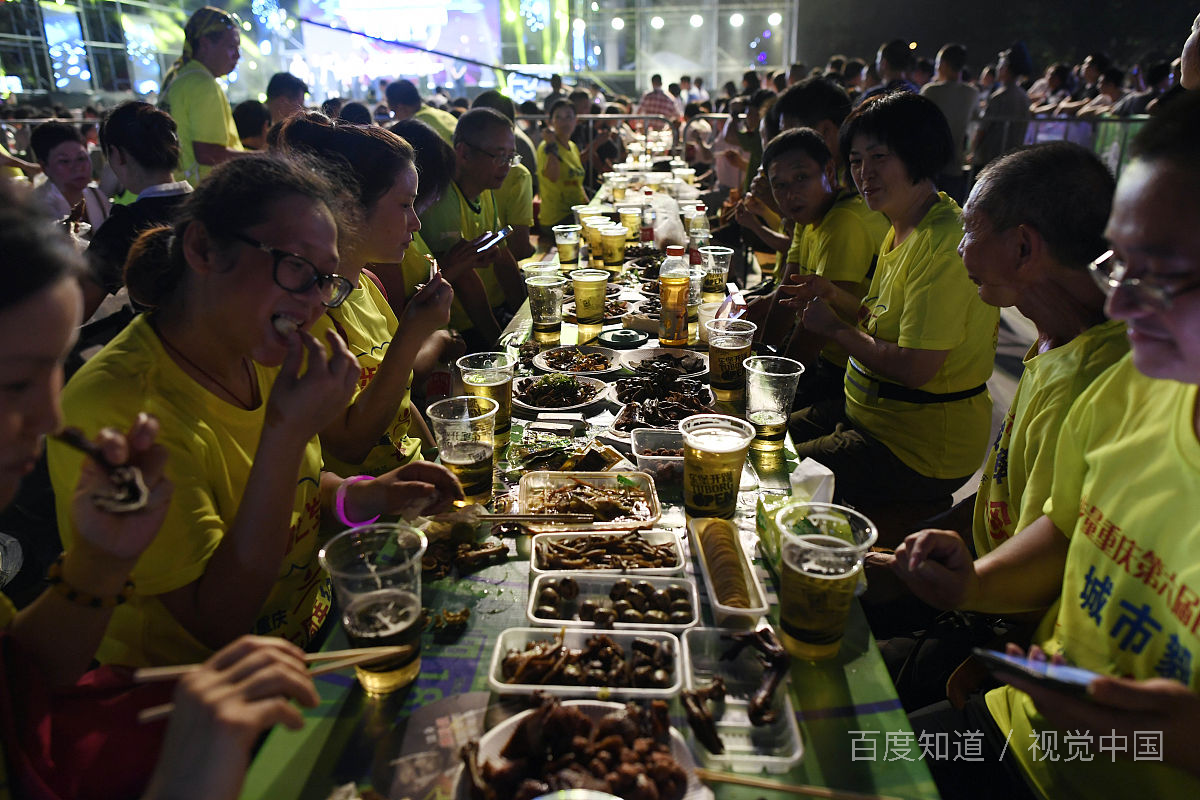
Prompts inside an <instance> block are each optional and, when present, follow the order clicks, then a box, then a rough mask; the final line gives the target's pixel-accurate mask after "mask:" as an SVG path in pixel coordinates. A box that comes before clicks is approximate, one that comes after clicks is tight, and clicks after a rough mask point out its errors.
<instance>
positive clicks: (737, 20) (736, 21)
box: [729, 14, 746, 28]
mask: <svg viewBox="0 0 1200 800" xmlns="http://www.w3.org/2000/svg"><path fill="white" fill-rule="evenodd" d="M745 21H746V18H745V17H743V16H742V15H741V14H730V15H729V24H730V25H732V26H733V27H735V28H740V27H742V23H743V22H745Z"/></svg>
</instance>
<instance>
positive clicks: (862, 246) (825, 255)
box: [787, 191, 890, 367]
mask: <svg viewBox="0 0 1200 800" xmlns="http://www.w3.org/2000/svg"><path fill="white" fill-rule="evenodd" d="M877 220H883V222H884V224H885V225H886V224H887V217H885V216H883V215H882V214H880V213H878V212H876V211H872V210H871V209H869V208H867V204H866V203H864V202H863V200H862V197H860V196H859V195H858V193H857V192H852V191H846V192H843V193H842V194H841V195H839V196H838V198H837V200H836V201H834V204H833V206H832V207H831V208H830V209H829V211H828V212H826V214H825V216H824V217H822V218H821V219H820V220H819V221H818V222H815V223H812V224H809V225H805V226H804V227H803V229H801V228H800V226H799V225H797V226H796V228H797V230H796V231H794V232H793V234H792V247H791V249H789V250H788V254H787V260H788V263H793V264H796V265H797V274H799V275H820V276H822V277H824V278H827V279H828V280H831V281H842V282H844V283H852V284H854V285H855V288H854V289H853V290H852V291H853V293H854V294H855V296H857V297H858V298H859V299H860V300H861V299H862V298H863V297H865V296H866V294H867V290H868V289H869V288H870V286H871V277H872V276H873V275H874V274H875V263H876V261H877V260H878V258H879V247H880V245H881V244H883V237H884V236H885V235H886V233H887V230H888V229H887V228H886V227H885V228H884V229H883V230H878V228H879V226H878V223H877ZM889 227H890V226H889ZM821 356H822V358H824V359H825V360H826V361H829V362H830V363H832V364H836V365H837V366H839V367H845V366H846V359H847V358H849V354H848V353H847V352H846V351H845V350H844V349H843V348H842V347H841V346H840V345H838V344H837V343H835V342H830V343H829V344H827V345H825V347H824V348H823V349H822V350H821Z"/></svg>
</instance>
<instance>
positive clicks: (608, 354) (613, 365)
mask: <svg viewBox="0 0 1200 800" xmlns="http://www.w3.org/2000/svg"><path fill="white" fill-rule="evenodd" d="M560 350H581V351H583V352H584V353H585V354H586V353H599V354H600V355H602V356H604V357H605V358H607V359H608V368H607V369H585V370H566V369H559V368H557V367H552V366H550V363H549V362H548V361H547V360H546V357H547V356H549V355H550V354H551V353H556V352H558V351H560ZM533 365H534V366H535V367H537V368H538V369H540V370H542V371H543V372H563V373H566V374H568V375H605V374H607V373H610V372H616V371H618V370H620V369H621V354H620V352H618V351H617V350H610V349H609V348H607V347H595V346H593V345H587V344H582V345H574V344H573V345H568V346H566V347H555V348H552V349H550V350H546V351H544V352H541V353H538V354H537V355H536V356H534V357H533Z"/></svg>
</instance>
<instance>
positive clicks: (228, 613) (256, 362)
mask: <svg viewBox="0 0 1200 800" xmlns="http://www.w3.org/2000/svg"><path fill="white" fill-rule="evenodd" d="M342 208H343V199H342V196H341V195H340V194H339V192H338V191H337V190H336V189H335V188H334V187H333V186H332V185H331V183H330V182H329V181H328V180H326V179H325V178H323V177H322V176H321V174H320V173H319V172H318V171H317V170H314V169H313V168H312V166H311V165H307V164H304V165H302V164H298V163H296V162H295V160H290V159H284V158H279V157H271V156H260V155H253V156H247V157H245V158H239V159H236V160H235V161H231V162H230V163H228V164H223V165H221V166H220V167H219V168H217V169H215V170H213V173H212V175H211V176H210V177H209V178H208V180H206V181H205V182H204V183H202V184H201V185H200V186H199V187H197V189H196V191H195V192H193V193H192V194H191V195H190V196H189V197H188V198H187V200H186V201H185V202H184V203H183V205H182V206H181V207H180V209H179V213H178V216H177V219H176V222H175V225H174V227H173V228H157V229H152V230H150V231H147V232H146V233H144V234H142V236H141V237H140V238H139V239H138V241H137V242H136V243H135V245H134V247H133V249H132V251H131V252H130V257H129V260H128V262H127V264H126V270H125V282H126V286H127V287H128V289H129V293H130V297H131V298H132V299H133V300H134V301H135V302H136V303H138V304H140V305H142V306H145V307H147V308H149V309H150V311H149V312H147V313H146V314H142V315H140V316H139V317H137V318H136V319H135V320H134V321H133V322H132V323H131V324H130V325H129V326H128V327H127V328H126V329H125V330H124V331H122V332H121V333H120V334H119V335H118V336H117V337H116V338H115V339H114V340H113V341H112V342H110V343H109V344H108V345H107V346H106V347H105V348H104V349H103V350H102V351H101V352H100V353H99V354H98V355H96V356H95V357H93V358H92V359H91V360H90V361H89V362H88V363H87V364H86V365H84V367H83V368H82V369H81V370H80V371H79V372H78V373H77V374H76V375H75V377H74V378H72V380H71V381H70V382H69V383H68V384H67V387H66V389H65V390H64V392H63V406H64V410H65V412H66V414H67V416H68V418H69V419H71V420H72V421H73V422H74V423H75V424H77V425H79V426H80V427H81V428H83V429H84V431H85V432H86V433H88V434H91V433H93V432H94V431H95V430H98V429H100V428H102V427H105V426H112V427H117V428H118V429H124V428H126V427H128V422H127V420H129V419H132V418H133V416H134V415H135V414H136V413H137V411H140V410H142V409H143V408H144V409H146V410H148V411H150V412H151V413H153V414H154V415H155V416H156V417H157V418H158V420H159V422H160V426H161V435H160V441H161V442H162V443H163V445H164V447H165V448H166V449H167V451H168V455H169V458H168V462H167V463H168V466H167V470H166V471H167V476H168V477H169V478H170V479H171V481H172V482H173V483H174V485H175V494H174V497H173V499H172V501H171V505H170V508H169V509H168V511H167V515H166V520H165V522H164V524H163V528H162V532H161V533H160V534H159V536H158V538H157V539H155V541H154V543H153V544H151V545H150V547H149V548H148V549H147V550H146V552H145V553H144V554H143V555H142V557H141V559H140V560H139V561H138V563H137V566H136V567H135V568H134V570H133V581H134V584H135V586H136V589H135V591H134V592H133V594H132V596H131V597H130V599H129V601H128V602H126V603H124V604H122V605H121V606H119V607H118V608H117V609H116V610H115V611H114V613H113V619H112V622H111V624H110V625H109V628H108V631H107V634H106V636H105V639H104V641H103V643H102V644H101V646H100V649H99V653H98V656H97V657H98V659H99V660H100V661H101V662H102V663H117V664H128V665H134V666H146V665H153V664H176V663H187V662H190V661H197V660H203V659H204V658H206V657H207V656H208V655H210V654H211V653H212V652H213V651H214V650H215V649H217V648H219V647H222V646H223V645H225V644H227V643H229V642H231V641H232V640H233V639H235V638H236V637H237V636H239V635H241V634H244V633H251V632H253V633H259V634H268V635H275V636H281V637H283V638H286V639H289V640H291V641H293V642H295V643H297V644H300V645H302V646H303V645H309V644H312V643H313V642H314V639H315V638H316V636H317V635H318V633H319V631H320V630H321V628H322V625H323V623H324V622H325V618H326V616H327V615H328V613H329V610H330V600H331V593H330V586H329V583H328V579H327V578H326V577H325V576H324V575H323V573H322V571H321V569H320V567H319V565H318V564H317V560H316V554H317V542H316V540H317V534H318V530H319V528H320V523H321V518H322V513H323V508H328V509H331V510H332V509H333V507H334V506H336V507H337V510H338V512H339V513H340V515H341V516H342V517H343V518H346V517H349V518H352V519H355V520H363V519H367V518H370V517H373V516H376V515H378V514H381V513H396V512H403V513H406V514H414V513H420V512H422V511H425V510H427V508H429V507H431V506H432V507H437V506H440V505H444V504H445V503H448V502H449V501H450V500H452V499H455V498H457V497H461V490H460V489H459V487H458V485H457V483H456V482H455V481H454V480H453V478H452V477H450V476H449V475H448V473H444V471H443V470H440V468H434V469H430V470H426V471H421V470H412V469H408V470H407V471H404V470H401V471H398V472H394V473H390V474H389V475H386V476H383V477H381V478H380V479H378V480H373V481H360V482H356V483H354V484H353V486H351V485H349V482H343V481H341V480H340V479H338V478H337V477H336V476H334V475H331V474H329V473H322V471H321V448H320V442H319V441H318V440H317V437H316V435H317V433H318V432H319V431H320V430H322V429H324V428H325V427H327V426H328V425H329V424H330V423H331V421H332V420H334V419H335V418H337V417H338V415H340V414H342V413H344V410H345V408H346V405H347V403H348V402H349V399H350V396H351V392H352V391H353V389H354V385H355V383H356V381H357V378H358V366H357V364H356V363H355V361H354V358H353V356H351V354H350V353H349V351H348V350H347V349H346V346H345V345H344V344H343V342H342V340H341V339H340V338H339V337H338V336H336V335H327V336H324V337H323V341H318V339H317V338H315V337H314V336H312V335H310V334H309V333H308V332H307V331H308V330H309V328H311V327H312V325H313V323H314V322H315V321H316V320H317V318H318V317H320V316H321V313H322V311H323V310H324V309H325V308H327V307H336V306H338V305H340V304H341V303H342V302H343V301H344V300H345V299H346V297H347V295H348V294H349V293H350V291H351V290H352V289H353V283H352V282H351V281H350V280H349V279H347V278H346V277H343V276H342V275H340V274H337V273H338V272H340V270H339V267H338V239H339V236H338V234H339V229H340V230H341V231H342V232H345V228H346V224H345V219H346V218H347V215H346V213H345V212H344V211H343V210H342ZM305 361H306V364H305V366H304V368H303V370H302V367H301V365H302V362H305ZM49 455H50V474H51V480H52V481H53V483H54V488H55V494H56V496H57V497H56V502H57V503H58V517H59V526H60V530H61V533H62V537H63V541H64V544H67V545H69V544H70V542H71V541H73V539H74V538H75V536H76V531H75V529H74V525H73V522H72V520H71V517H70V513H69V502H70V497H71V489H72V487H73V486H74V484H75V482H76V480H77V478H78V475H79V470H80V468H81V466H82V457H81V456H80V455H79V454H77V453H76V452H75V451H72V450H69V449H67V448H66V447H64V446H62V445H59V444H56V443H52V444H51V446H50V453H49ZM420 466H425V465H420ZM325 513H328V512H325Z"/></svg>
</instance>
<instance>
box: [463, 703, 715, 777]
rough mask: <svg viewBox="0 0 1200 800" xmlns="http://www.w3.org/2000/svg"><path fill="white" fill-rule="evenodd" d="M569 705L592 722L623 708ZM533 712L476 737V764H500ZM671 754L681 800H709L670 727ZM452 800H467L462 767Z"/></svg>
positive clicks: (681, 742) (688, 754)
mask: <svg viewBox="0 0 1200 800" xmlns="http://www.w3.org/2000/svg"><path fill="white" fill-rule="evenodd" d="M568 706H572V707H574V708H578V709H579V710H580V711H582V712H583V713H584V714H586V715H587V716H588V717H590V718H591V719H592V721H593V722H598V721H599V720H601V719H603V718H604V717H606V716H607V715H609V714H611V713H612V712H614V711H620V710H621V709H622V708H623V706H622V705H621V704H620V703H606V702H602V701H599V700H564V701H563V707H564V708H565V707H568ZM532 713H533V709H530V710H528V711H522V712H521V713H520V714H517V715H516V716H513V717H509V718H508V719H506V720H504V721H503V722H501V723H500V724H499V725H496V726H495V727H494V728H491V729H490V730H488V731H487V732H486V733H484V734H483V736H481V737H480V738H479V761H480V763H484V762H489V761H490V762H492V763H494V764H497V765H498V764H500V763H501V762H502V761H503V759H502V758H501V756H500V751H501V750H503V749H504V746H505V745H506V744H508V740H509V739H511V738H512V735H513V733H514V732H515V731H516V730H517V726H518V725H520V724H521V722H522V721H523V720H525V719H526V718H528V717H529V715H530V714H532ZM671 755H672V756H673V757H674V758H675V761H676V762H678V763H679V766H680V767H682V768H683V771H684V772H686V773H687V776H688V783H687V791H686V793H685V794H684V795H683V800H713V793H712V790H711V789H709V788H708V787H707V786H705V785H704V784H703V783H701V782H700V779H699V778H697V777H696V759H695V758H694V757H693V756H692V753H691V751H690V750H689V749H688V746H687V742H685V741H684V739H683V736H681V735H680V733H679V731H678V730H676V729H675V728H674V727H672V728H671ZM544 797H554V798H559V797H561V798H563V800H584V798H590V799H591V800H596V799H597V798H612V797H613V795H610V794H608V793H607V792H596V791H591V790H588V789H564V790H562V791H559V792H551V793H550V794H548V795H544ZM454 800H471V787H470V780H469V779H468V778H467V776H466V774H465V772H464V771H463V769H462V768H459V771H458V779H457V782H456V784H455V789H454Z"/></svg>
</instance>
